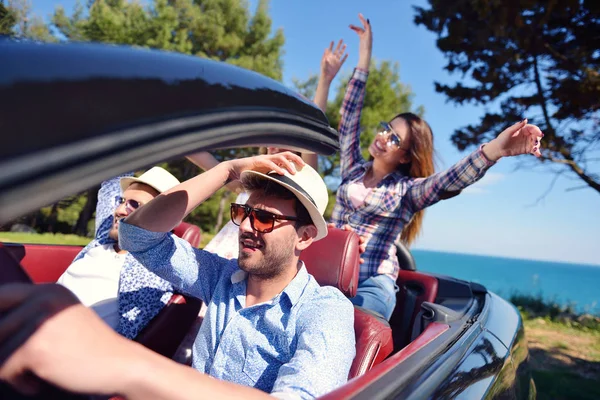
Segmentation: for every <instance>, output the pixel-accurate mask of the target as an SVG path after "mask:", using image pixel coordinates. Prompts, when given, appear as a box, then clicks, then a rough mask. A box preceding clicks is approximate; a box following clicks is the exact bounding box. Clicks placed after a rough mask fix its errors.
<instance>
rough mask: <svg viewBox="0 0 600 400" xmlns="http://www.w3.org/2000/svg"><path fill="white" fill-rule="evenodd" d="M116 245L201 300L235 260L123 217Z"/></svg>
mask: <svg viewBox="0 0 600 400" xmlns="http://www.w3.org/2000/svg"><path fill="white" fill-rule="evenodd" d="M119 247H121V248H122V249H124V250H127V251H129V252H130V253H131V255H132V256H133V257H134V258H135V259H136V260H138V261H139V262H140V263H141V264H142V265H143V266H144V267H146V268H147V269H148V270H150V271H151V272H153V273H155V274H156V275H158V276H159V277H161V278H162V279H164V280H166V281H168V282H169V283H171V285H173V287H174V288H175V289H176V290H177V291H179V292H182V293H186V294H189V295H191V296H194V297H197V298H199V299H201V300H202V301H204V302H205V303H208V302H210V300H211V299H212V295H213V289H214V288H215V287H216V286H217V282H218V281H219V279H220V277H221V276H222V275H223V274H224V273H229V274H231V273H232V272H233V271H234V270H235V269H236V268H237V260H231V261H230V260H227V259H225V258H221V257H219V256H217V255H214V254H212V253H209V252H207V251H204V250H200V249H197V248H194V247H192V246H191V245H190V244H189V243H188V242H187V241H185V240H183V239H181V238H178V237H177V236H175V235H173V234H171V233H167V232H151V231H148V230H146V229H142V228H139V227H137V226H135V225H131V224H128V223H127V222H125V221H121V223H120V224H119Z"/></svg>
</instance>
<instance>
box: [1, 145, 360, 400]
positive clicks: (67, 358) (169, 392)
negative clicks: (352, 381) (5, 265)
mask: <svg viewBox="0 0 600 400" xmlns="http://www.w3.org/2000/svg"><path fill="white" fill-rule="evenodd" d="M240 178H241V181H242V183H243V185H244V188H245V189H246V190H247V191H248V192H249V193H250V198H249V199H248V202H247V204H232V205H231V214H232V220H233V221H234V223H235V224H236V225H239V239H240V251H239V258H238V260H227V259H224V258H221V257H219V256H217V255H215V254H212V253H209V252H206V251H204V250H199V249H197V248H192V246H191V245H190V244H189V243H188V242H186V241H184V240H183V239H180V238H178V237H175V236H174V235H173V234H171V233H170V231H171V230H172V229H173V227H174V226H175V225H176V224H178V222H179V221H180V220H181V219H183V217H184V215H186V214H187V213H189V212H190V211H191V210H193V209H194V208H195V207H196V206H197V205H198V204H199V203H201V202H202V201H204V200H205V199H207V198H208V197H209V196H210V195H212V194H213V193H214V192H216V191H217V190H218V189H219V188H220V187H221V186H222V185H223V184H224V183H225V182H226V181H230V180H235V179H240ZM327 202H328V193H327V189H326V187H325V183H324V182H323V180H322V179H321V177H320V176H319V174H318V173H317V172H316V171H315V170H314V169H312V168H311V167H310V166H308V165H304V162H303V161H302V159H301V158H300V157H298V156H297V155H295V154H293V153H291V152H284V153H280V154H277V155H265V156H258V157H251V158H247V159H239V160H232V161H226V162H224V163H221V164H220V165H219V166H217V167H215V168H213V169H211V170H210V171H207V172H206V173H204V174H202V175H199V176H197V177H195V178H192V179H190V180H188V181H186V182H184V183H182V184H180V185H177V186H176V187H174V188H172V189H170V190H167V191H165V192H163V194H161V195H159V196H157V197H156V198H155V199H153V200H152V201H150V202H149V203H148V204H146V205H144V207H139V208H138V209H137V210H136V211H134V212H133V213H131V214H130V215H129V216H128V217H127V218H126V219H125V220H122V221H121V222H120V223H119V248H121V249H126V250H129V251H130V254H131V255H132V257H134V258H135V259H136V260H137V261H138V262H139V263H140V264H141V265H144V266H146V267H147V268H149V269H150V270H151V271H153V272H154V273H156V274H157V275H159V276H161V277H162V278H163V279H166V280H168V281H170V282H171V283H172V284H173V286H174V287H175V288H176V289H179V290H180V291H183V292H185V293H189V294H190V295H193V296H198V297H199V298H201V299H202V300H203V301H204V302H206V303H207V304H208V312H207V314H206V317H205V320H204V324H203V325H202V328H201V330H200V333H199V335H198V337H197V340H196V343H195V347H194V360H193V361H194V362H193V365H194V367H195V368H196V369H197V370H199V371H200V372H201V373H200V372H197V371H193V370H192V369H191V368H189V367H186V366H182V365H180V364H177V363H176V362H174V361H172V360H169V359H167V358H165V357H162V356H160V355H158V354H157V353H154V352H152V351H151V350H148V349H146V348H144V347H143V346H141V345H140V344H139V343H136V342H133V341H129V340H126V339H125V338H123V337H122V336H120V335H117V334H115V333H114V332H113V331H112V330H111V329H109V328H108V327H107V326H106V324H104V323H102V322H101V321H100V319H99V318H98V317H97V315H96V314H94V313H93V312H92V311H90V310H89V309H88V308H86V307H84V306H82V305H81V304H80V303H79V302H78V301H77V299H75V298H74V296H73V295H72V294H71V293H70V292H69V291H68V290H67V289H65V288H63V287H62V286H60V285H31V284H8V285H4V286H2V288H1V290H0V380H4V381H7V382H9V383H10V384H12V385H13V386H15V387H16V388H18V389H20V390H22V391H23V392H26V393H30V394H31V393H35V392H36V391H37V390H39V388H40V387H41V385H40V381H39V380H38V378H41V379H43V380H44V381H45V382H49V383H52V384H55V385H57V386H60V387H62V388H64V389H66V390H69V391H73V392H77V393H85V394H95V395H107V396H108V395H115V394H118V395H122V396H124V397H126V398H128V399H131V400H138V399H140V400H142V399H144V400H145V399H148V398H152V399H175V398H177V399H195V398H211V399H212V398H244V399H269V398H273V397H277V398H281V399H313V398H315V397H318V396H320V395H323V394H325V393H327V392H330V391H331V390H333V389H335V388H337V387H338V386H341V385H342V384H343V383H345V382H346V381H347V378H348V373H349V370H350V367H351V364H352V360H353V359H354V356H355V352H356V349H355V334H354V308H353V306H352V304H351V303H350V301H349V300H348V299H346V297H345V296H344V295H343V294H342V293H341V292H340V291H339V290H338V289H337V288H334V287H331V286H325V287H321V286H319V284H318V283H317V282H316V281H315V279H314V278H313V277H312V276H310V275H309V274H308V272H307V270H306V267H305V266H304V264H303V263H302V262H301V261H300V260H299V256H300V253H301V252H302V250H304V249H306V248H307V247H308V246H310V245H311V244H312V242H313V241H316V240H319V239H321V238H323V237H325V236H326V235H327V226H326V223H325V220H324V219H323V212H324V210H325V208H326V207H327ZM32 313H33V314H32ZM33 316H34V317H33ZM32 332H33V333H32ZM214 378H218V379H214ZM257 389H258V390H257ZM269 394H270V396H269Z"/></svg>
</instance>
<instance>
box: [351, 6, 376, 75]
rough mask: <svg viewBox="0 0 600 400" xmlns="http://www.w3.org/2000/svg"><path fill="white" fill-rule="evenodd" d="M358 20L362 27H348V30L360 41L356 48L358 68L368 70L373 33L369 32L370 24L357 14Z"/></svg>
mask: <svg viewBox="0 0 600 400" xmlns="http://www.w3.org/2000/svg"><path fill="white" fill-rule="evenodd" d="M358 18H359V19H360V22H361V24H362V27H360V26H356V25H350V29H352V30H353V31H354V32H356V33H357V34H358V38H359V40H360V42H359V47H358V67H359V68H361V69H365V70H368V69H369V63H370V62H371V50H372V48H373V31H372V30H371V22H370V21H369V20H368V19H365V17H364V16H363V15H362V14H358Z"/></svg>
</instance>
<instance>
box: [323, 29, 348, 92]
mask: <svg viewBox="0 0 600 400" xmlns="http://www.w3.org/2000/svg"><path fill="white" fill-rule="evenodd" d="M347 58H348V53H346V44H345V43H344V41H343V40H342V39H340V41H339V42H338V44H337V46H336V47H335V50H334V48H333V41H332V42H331V44H330V45H329V48H327V49H325V52H324V53H323V58H321V79H325V80H327V81H328V82H331V81H333V78H335V76H336V75H337V73H338V72H339V70H340V68H341V67H342V64H344V61H346V59H347Z"/></svg>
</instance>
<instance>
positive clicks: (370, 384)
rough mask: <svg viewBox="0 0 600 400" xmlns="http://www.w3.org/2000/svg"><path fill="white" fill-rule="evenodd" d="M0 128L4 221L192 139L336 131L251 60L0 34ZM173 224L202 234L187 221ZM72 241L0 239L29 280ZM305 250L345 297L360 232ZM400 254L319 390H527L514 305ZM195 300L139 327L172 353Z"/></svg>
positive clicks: (324, 279)
mask: <svg viewBox="0 0 600 400" xmlns="http://www.w3.org/2000/svg"><path fill="white" fill-rule="evenodd" d="M0 132H1V134H2V145H1V146H0V225H2V224H4V223H7V222H8V221H11V220H14V219H15V218H17V217H19V216H21V215H24V214H25V213H28V212H31V211H34V210H36V209H39V208H40V207H42V206H45V205H47V204H50V203H52V202H55V201H57V200H58V199H60V198H62V197H64V196H67V195H72V194H74V193H77V192H81V191H83V190H85V189H87V188H89V187H92V186H94V185H96V184H98V183H99V182H101V181H102V180H104V179H108V178H110V177H112V176H115V175H117V174H120V173H123V172H126V171H131V170H136V169H140V168H144V167H147V166H151V165H154V164H156V163H159V162H164V161H166V160H171V159H175V158H179V157H182V156H183V155H185V154H188V153H190V152H192V151H198V150H202V149H204V150H211V149H219V148H229V147H242V146H243V147H247V146H260V145H273V146H280V147H285V148H292V149H298V150H301V149H304V150H309V151H313V152H317V153H320V154H332V153H334V152H335V151H337V149H338V135H337V132H336V131H335V130H334V129H332V128H331V127H329V123H328V121H327V119H326V118H325V116H324V115H323V113H322V112H321V111H320V110H319V109H318V108H317V107H316V106H315V105H314V104H312V103H311V102H309V101H307V100H306V99H304V98H303V97H301V96H300V95H298V94H296V93H294V92H293V91H291V90H289V89H287V88H285V87H284V86H282V85H281V84H279V83H277V82H275V81H273V80H270V79H268V78H265V77H263V76H261V75H259V74H256V73H253V72H250V71H247V70H243V69H240V68H236V67H233V66H230V65H227V64H223V63H217V62H212V61H208V60H203V59H200V58H197V57H189V56H182V55H178V54H174V53H166V52H159V51H151V50H142V49H131V48H125V47H118V46H103V45H86V44H62V45H61V44H59V45H57V44H54V45H49V44H39V43H32V42H15V41H10V40H4V41H0ZM176 233H177V232H176ZM177 234H180V235H182V236H183V237H185V238H187V239H188V240H190V241H192V242H193V243H197V237H198V236H197V228H196V227H194V226H190V225H185V226H183V227H181V232H180V233H177ZM79 250H80V248H79V247H77V246H49V245H31V244H19V243H4V244H0V252H5V253H10V254H11V256H12V257H16V258H17V259H18V260H19V261H20V264H21V266H22V268H23V269H24V271H25V272H26V273H27V274H28V275H29V277H30V278H31V279H32V280H33V281H34V282H36V283H41V282H52V281H55V280H56V279H57V277H58V276H60V274H61V273H62V272H63V271H64V270H65V269H66V268H67V266H68V265H69V263H70V262H71V260H72V259H73V257H74V255H75V254H76V253H77V252H78V251H79ZM310 250H311V251H310V252H308V250H307V254H306V255H304V254H303V257H304V259H305V261H306V264H307V267H308V268H309V271H310V272H311V273H312V274H313V275H314V276H315V278H317V280H318V281H319V282H320V283H321V284H322V285H334V286H337V287H338V288H339V289H340V290H342V292H343V293H345V294H346V295H347V296H353V295H354V293H355V292H356V284H357V280H358V248H357V238H356V235H355V234H354V233H351V232H345V231H341V230H340V231H335V230H334V231H333V233H332V234H331V235H329V236H328V237H327V238H326V239H324V240H322V241H320V242H317V243H316V244H315V245H314V246H311V247H310ZM334 250H335V251H334ZM399 254H400V256H399V257H400V258H401V265H402V267H403V269H402V271H401V272H400V276H399V278H398V282H397V284H398V286H399V287H400V291H399V292H398V293H397V307H396V310H395V312H394V315H393V316H392V318H391V321H390V322H389V323H387V321H382V320H381V319H380V318H378V317H377V316H376V315H371V314H369V313H368V312H366V311H364V310H358V309H357V310H356V314H355V315H356V318H355V331H356V332H355V334H356V340H357V357H356V359H355V361H354V364H353V366H352V369H351V372H350V376H349V378H350V379H349V381H348V383H347V384H346V385H344V386H342V387H340V388H339V389H337V390H335V391H334V392H332V393H330V394H328V395H326V396H324V398H331V399H340V398H343V399H350V398H352V399H369V400H371V399H384V398H385V399H388V398H401V399H407V398H410V399H417V398H418V399H421V398H436V399H437V398H468V399H479V398H486V399H487V398H532V397H535V386H534V385H533V381H532V380H531V376H530V374H529V370H528V367H527V360H528V350H527V343H526V341H525V337H524V331H523V325H522V321H521V318H520V315H519V313H518V311H517V310H516V309H515V308H514V307H513V306H512V305H510V304H509V303H508V302H506V301H505V300H503V299H502V298H500V297H498V296H497V295H495V294H494V293H491V292H488V291H487V290H486V288H485V287H483V286H481V285H479V284H475V283H471V282H465V281H461V280H458V279H454V278H451V277H448V276H438V275H432V274H426V273H422V272H419V271H417V270H416V268H415V265H414V261H413V259H412V257H411V255H410V252H408V251H407V250H406V249H405V248H403V247H402V246H399ZM4 267H5V266H4V265H0V283H2V280H6V279H8V278H7V277H6V274H4V272H3V268H4ZM482 267H485V266H482ZM199 307H200V304H199V303H198V301H197V300H195V299H191V298H187V297H186V296H183V295H179V294H176V295H174V296H173V298H172V299H171V302H170V303H169V305H168V306H167V307H165V308H164V309H163V311H162V312H161V313H160V314H159V315H158V316H157V317H156V318H155V320H153V321H152V322H151V324H150V325H149V326H148V327H147V328H146V329H145V330H144V331H142V333H141V334H140V336H139V337H138V338H136V340H137V341H139V342H141V343H143V344H144V345H146V346H148V347H149V348H151V349H153V350H155V351H157V352H159V353H161V354H163V355H165V356H167V357H172V356H173V354H174V352H175V349H176V348H177V347H178V346H179V344H180V342H181V340H182V338H183V336H184V335H185V334H186V333H187V331H188V330H189V329H190V326H191V325H192V323H193V321H194V319H195V318H196V316H197V314H198V309H199ZM167 327H168V329H167ZM2 393H5V394H4V396H9V394H8V393H10V391H9V389H8V388H6V387H4V388H2V389H1V390H0V397H2V396H1V394H2ZM10 396H16V394H14V393H12V394H10ZM49 396H53V395H52V394H47V395H46V397H49ZM40 397H42V398H43V397H44V395H41V396H40Z"/></svg>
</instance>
